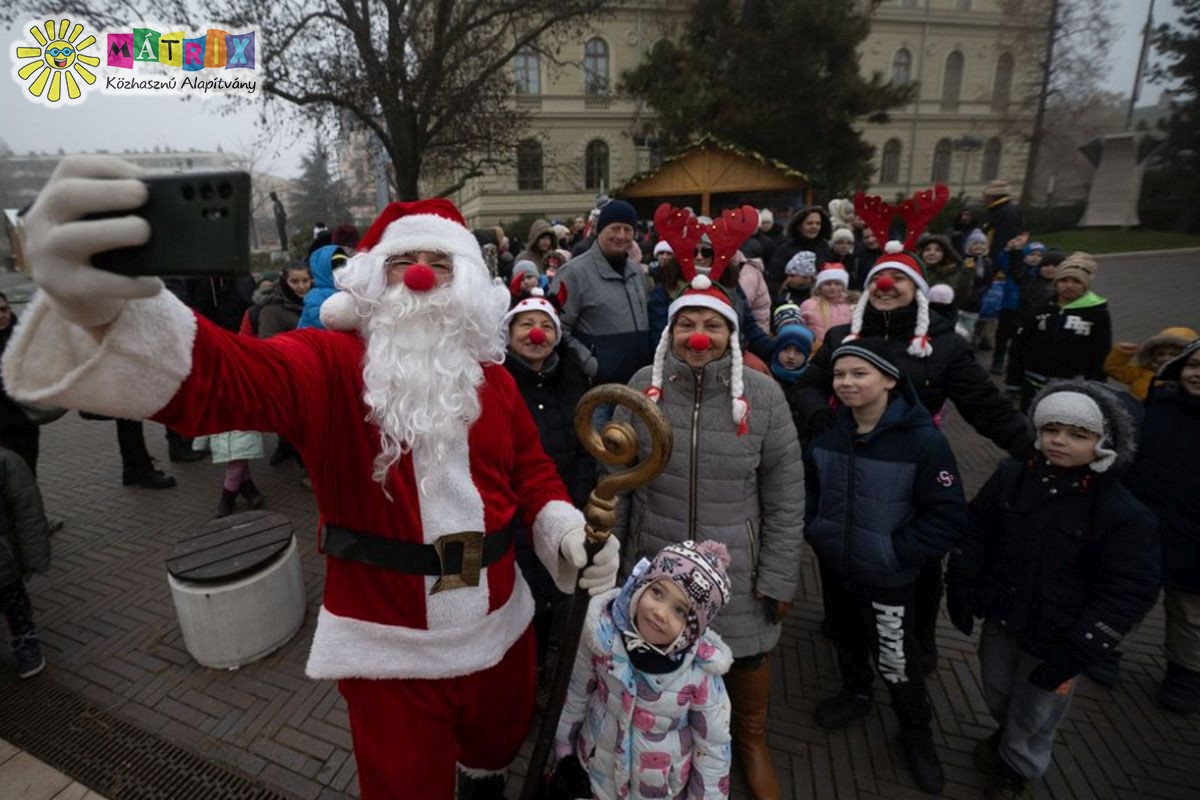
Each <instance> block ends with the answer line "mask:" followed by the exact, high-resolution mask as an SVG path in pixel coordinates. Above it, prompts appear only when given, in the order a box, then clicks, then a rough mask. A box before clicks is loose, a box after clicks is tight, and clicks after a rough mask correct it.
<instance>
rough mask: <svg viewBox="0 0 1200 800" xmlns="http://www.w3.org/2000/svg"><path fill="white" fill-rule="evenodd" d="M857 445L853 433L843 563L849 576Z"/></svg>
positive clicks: (843, 532) (847, 475) (843, 531)
mask: <svg viewBox="0 0 1200 800" xmlns="http://www.w3.org/2000/svg"><path fill="white" fill-rule="evenodd" d="M857 447H858V443H857V442H856V441H855V440H854V434H851V436H850V461H849V465H848V468H847V473H846V525H845V528H844V529H843V530H842V563H843V564H844V569H845V570H846V577H849V576H850V573H851V565H850V536H851V530H852V529H853V527H854V451H855V449H857Z"/></svg>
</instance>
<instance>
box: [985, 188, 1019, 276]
mask: <svg viewBox="0 0 1200 800" xmlns="http://www.w3.org/2000/svg"><path fill="white" fill-rule="evenodd" d="M987 216H988V221H987V222H986V223H985V224H984V226H983V228H984V232H985V233H986V234H987V237H988V243H989V248H988V255H989V256H991V257H992V260H993V261H995V260H996V259H997V258H998V257H999V256H1000V253H1001V252H1002V251H1003V250H1004V249H1005V248H1006V247H1008V243H1009V242H1010V241H1012V240H1013V238H1014V237H1016V235H1017V234H1019V233H1020V232H1021V229H1022V228H1024V227H1025V215H1024V213H1022V211H1021V207H1020V206H1019V205H1017V204H1016V203H1014V202H1013V201H1012V198H1011V197H1008V196H1007V195H1006V196H1004V197H998V198H996V199H995V200H992V201H990V202H989V203H988V208H987Z"/></svg>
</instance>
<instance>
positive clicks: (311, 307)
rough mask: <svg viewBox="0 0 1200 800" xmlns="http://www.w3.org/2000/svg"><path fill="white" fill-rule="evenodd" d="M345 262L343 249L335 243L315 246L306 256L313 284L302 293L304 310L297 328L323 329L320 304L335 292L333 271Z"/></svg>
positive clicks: (336, 289)
mask: <svg viewBox="0 0 1200 800" xmlns="http://www.w3.org/2000/svg"><path fill="white" fill-rule="evenodd" d="M345 263H346V253H345V251H343V250H342V248H340V247H338V246H337V245H335V244H331V245H326V246H325V247H320V248H317V249H316V250H315V251H313V254H312V255H311V256H309V257H308V271H309V272H310V273H311V274H312V279H313V285H312V288H311V289H309V290H308V294H306V295H304V311H303V312H302V313H301V314H300V323H299V324H298V325H297V326H296V327H297V328H317V329H319V330H325V326H324V325H323V324H322V323H321V304H322V303H324V302H325V301H326V300H328V299H329V298H330V297H332V296H333V295H334V294H336V293H337V291H338V288H337V285H336V284H334V282H333V271H334V270H335V269H337V268H338V267H340V266H342V265H343V264H345Z"/></svg>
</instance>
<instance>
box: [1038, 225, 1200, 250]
mask: <svg viewBox="0 0 1200 800" xmlns="http://www.w3.org/2000/svg"><path fill="white" fill-rule="evenodd" d="M1031 238H1032V239H1035V240H1037V241H1039V242H1043V243H1044V244H1045V245H1046V246H1047V247H1056V248H1058V249H1059V250H1062V251H1063V252H1064V253H1073V252H1075V251H1076V250H1083V251H1084V252H1086V253H1093V254H1100V253H1132V252H1136V251H1139V250H1178V249H1180V248H1184V247H1200V236H1194V235H1192V234H1188V233H1171V232H1167V231H1148V230H1142V229H1130V230H1121V229H1119V228H1077V229H1075V230H1070V231H1058V232H1057V233H1046V234H1038V235H1035V236H1032V237H1031Z"/></svg>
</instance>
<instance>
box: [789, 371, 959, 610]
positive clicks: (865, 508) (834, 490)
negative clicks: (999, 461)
mask: <svg viewBox="0 0 1200 800" xmlns="http://www.w3.org/2000/svg"><path fill="white" fill-rule="evenodd" d="M856 427H857V424H856V423H855V421H854V415H853V413H852V412H851V411H850V409H848V408H846V407H845V406H841V407H839V408H838V410H837V411H836V412H835V414H834V423H833V425H832V426H831V427H829V428H826V429H825V430H824V431H822V432H821V433H819V434H818V435H817V436H815V437H814V438H813V441H812V446H811V447H810V448H808V450H806V452H805V454H804V487H805V497H806V499H807V510H806V513H805V520H804V535H805V538H806V539H807V540H808V542H809V544H811V545H812V548H813V550H814V551H816V553H817V555H818V556H819V557H820V559H821V563H822V565H823V566H824V567H826V568H827V569H830V570H832V571H833V572H835V573H837V574H838V575H842V576H846V577H849V578H850V579H852V580H853V581H855V582H856V583H859V584H862V585H864V586H872V587H897V586H905V585H907V584H909V583H912V582H913V581H915V580H916V578H917V573H918V572H919V571H920V569H921V567H923V566H925V565H926V564H928V563H930V562H932V561H938V560H940V559H941V558H942V556H944V555H945V554H946V553H947V552H948V551H949V550H950V547H951V545H953V544H954V542H955V540H956V539H957V538H958V535H959V533H960V532H961V531H962V529H963V527H964V526H965V524H966V500H965V499H964V497H963V489H962V480H961V479H960V478H959V475H958V467H957V465H956V463H955V461H954V454H953V453H952V452H951V451H950V444H949V443H948V442H947V441H946V437H945V436H943V435H942V434H941V432H940V431H938V430H937V428H935V427H934V426H933V418H932V417H930V416H929V412H928V411H926V410H925V409H924V408H923V407H922V406H921V403H920V401H918V400H917V396H916V393H915V392H914V391H913V388H912V384H911V383H910V382H909V380H908V379H907V378H902V379H901V380H900V382H899V383H898V384H897V387H896V389H895V390H894V391H893V392H892V396H891V399H890V400H889V402H888V407H887V410H886V411H885V412H884V414H883V417H882V418H880V420H879V423H878V424H877V425H876V426H875V428H874V429H873V430H871V431H870V432H869V433H865V434H859V433H857V432H856Z"/></svg>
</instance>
